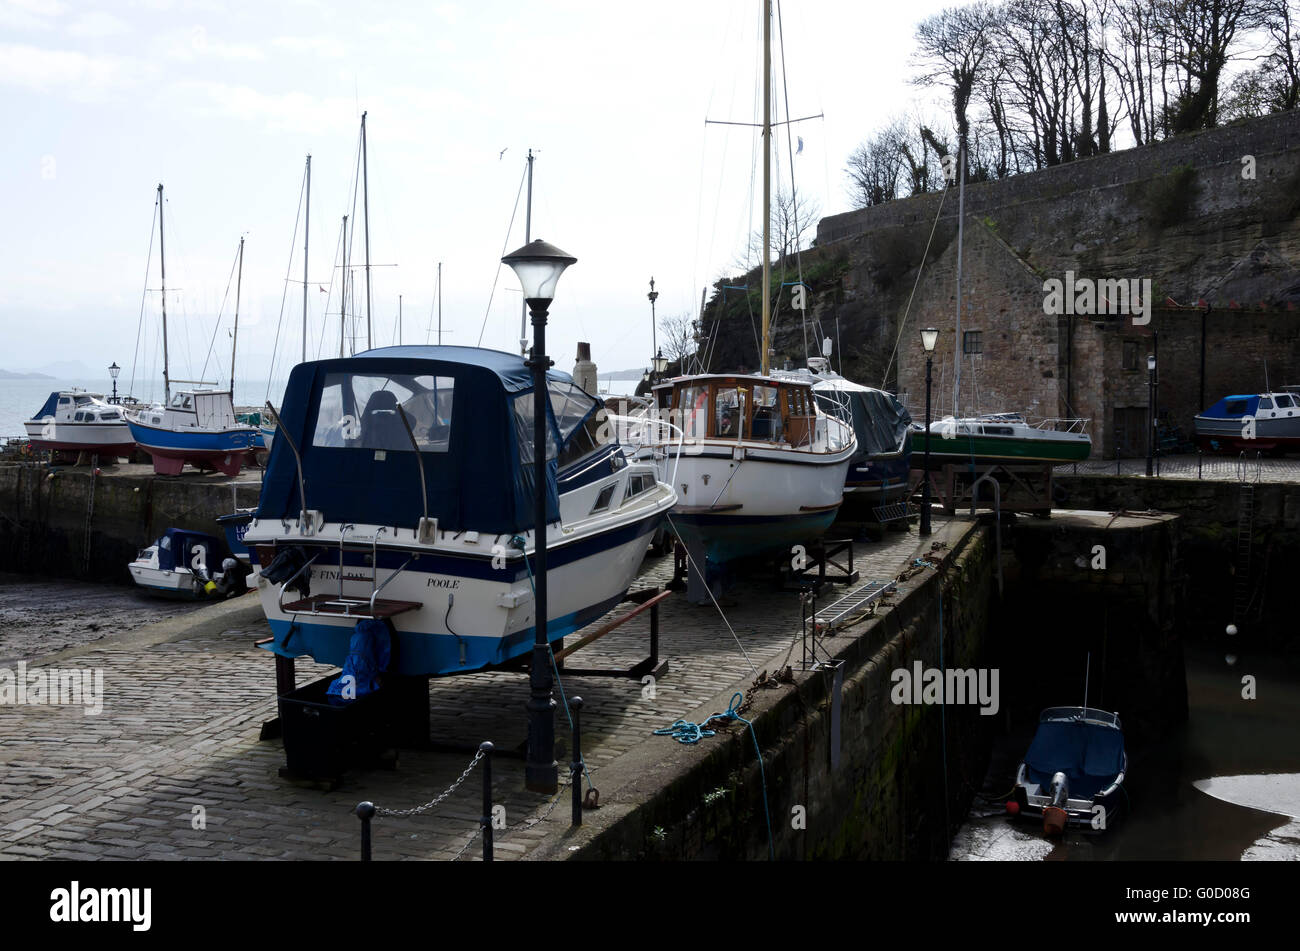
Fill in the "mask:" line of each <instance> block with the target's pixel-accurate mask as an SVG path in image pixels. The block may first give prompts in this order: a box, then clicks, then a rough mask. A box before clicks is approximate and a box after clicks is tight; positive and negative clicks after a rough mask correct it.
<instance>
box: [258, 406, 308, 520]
mask: <svg viewBox="0 0 1300 951" xmlns="http://www.w3.org/2000/svg"><path fill="white" fill-rule="evenodd" d="M266 408H267V409H269V410H270V411H271V415H272V416H273V417H274V418H275V428H276V429H278V430H279V431H280V432H281V434H283V436H284V441H285V442H286V443H288V444H289V448H290V449H292V450H293V461H294V463H295V464H296V465H297V466H298V502H299V503H300V504H301V505H302V512H301V513H300V514H299V516H298V534H299V535H306V534H307V511H308V510H307V480H306V479H304V478H303V475H302V453H300V452H299V451H298V445H297V443H295V442H294V441H293V437H291V436H290V435H289V430H287V429H285V428H284V423H282V422H281V421H280V413H279V411H278V410H276V408H275V407H274V406H272V405H271V401H270V400H267V401H266Z"/></svg>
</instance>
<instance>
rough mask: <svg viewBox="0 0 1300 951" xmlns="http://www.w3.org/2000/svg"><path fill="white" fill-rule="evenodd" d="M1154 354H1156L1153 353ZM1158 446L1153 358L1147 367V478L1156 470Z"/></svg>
mask: <svg viewBox="0 0 1300 951" xmlns="http://www.w3.org/2000/svg"><path fill="white" fill-rule="evenodd" d="M1153 356H1154V355H1153ZM1155 446H1156V366H1155V360H1154V359H1152V361H1151V363H1150V364H1149V365H1148V367H1147V478H1148V479H1149V478H1151V476H1152V475H1153V474H1154V470H1155V456H1154V452H1155Z"/></svg>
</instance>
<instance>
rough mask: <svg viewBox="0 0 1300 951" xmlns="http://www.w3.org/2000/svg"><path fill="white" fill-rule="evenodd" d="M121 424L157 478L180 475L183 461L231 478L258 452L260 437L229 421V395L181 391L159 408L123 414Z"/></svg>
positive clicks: (250, 428)
mask: <svg viewBox="0 0 1300 951" xmlns="http://www.w3.org/2000/svg"><path fill="white" fill-rule="evenodd" d="M126 422H127V425H128V426H129V427H130V428H131V436H132V438H134V439H135V442H136V444H137V445H138V446H139V447H140V448H141V449H143V450H144V451H145V452H147V453H149V455H150V456H152V457H153V470H154V472H156V473H158V474H159V475H180V474H181V470H182V469H183V468H184V467H185V464H186V463H187V462H188V463H189V464H190V465H192V466H194V467H195V468H198V469H216V470H218V471H220V472H224V473H225V474H226V475H228V476H236V475H239V471H240V469H242V468H243V467H244V464H245V463H246V462H251V461H252V459H253V455H254V453H255V452H256V451H257V450H258V449H261V448H262V436H261V433H259V432H258V430H257V429H256V427H253V426H249V425H247V424H245V423H241V422H239V421H238V420H237V419H235V407H234V404H233V403H232V402H231V399H230V393H229V392H225V391H220V390H181V391H180V392H178V393H175V394H173V395H172V398H171V401H170V402H169V403H167V404H166V405H165V406H164V405H161V404H159V405H155V406H152V407H150V408H149V409H144V410H141V411H139V412H138V413H134V414H128V415H127V417H126Z"/></svg>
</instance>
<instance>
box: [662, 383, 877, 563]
mask: <svg viewBox="0 0 1300 951" xmlns="http://www.w3.org/2000/svg"><path fill="white" fill-rule="evenodd" d="M654 393H655V400H656V406H655V412H656V416H657V420H658V422H659V425H658V426H657V427H656V426H654V425H651V426H648V427H646V433H647V438H645V440H644V445H642V446H641V447H639V449H638V453H637V458H638V459H641V460H644V461H648V460H654V461H655V463H656V465H657V466H658V467H659V476H660V479H661V480H666V479H667V478H672V479H673V488H674V489H676V490H677V492H678V498H679V501H678V504H677V505H676V506H675V507H674V508H673V509H672V511H671V512H670V513H669V523H670V526H671V527H672V529H673V530H674V531H675V532H676V533H677V535H678V536H679V537H680V538H681V539H682V541H683V542H684V543H685V544H686V546H687V550H688V551H689V550H691V549H697V550H698V551H700V552H701V553H702V554H703V555H704V556H705V557H706V558H707V560H708V561H709V562H711V563H713V564H715V565H720V564H724V563H726V562H728V561H732V560H735V559H737V558H741V557H747V556H750V555H759V554H764V553H767V552H771V551H774V550H778V549H786V550H789V549H790V547H791V546H793V545H797V544H800V543H803V542H808V541H812V540H815V539H816V538H818V537H819V536H820V535H822V534H823V533H824V532H825V531H826V529H827V528H829V527H830V525H831V523H832V522H833V521H835V516H836V514H837V513H838V511H839V508H840V504H841V502H842V501H843V498H844V482H845V477H846V475H847V473H848V469H849V463H850V460H851V459H852V458H853V455H854V453H855V452H856V451H857V440H856V439H855V438H854V435H853V427H852V425H850V424H849V423H848V422H847V421H846V420H845V419H842V418H839V417H836V416H831V415H829V414H827V413H826V412H824V411H823V410H822V409H821V407H820V406H819V405H818V402H817V399H816V397H815V395H814V392H813V386H812V383H811V382H809V381H806V380H795V379H782V378H780V377H778V376H776V375H773V374H768V375H763V374H696V375H692V376H682V377H678V378H676V379H674V380H671V381H668V382H665V383H661V384H659V385H658V386H656V387H655V388H654ZM665 424H667V425H665ZM674 431H680V438H674V435H673V433H674ZM674 469H676V474H675V476H674V475H673V474H672V473H673V470H674Z"/></svg>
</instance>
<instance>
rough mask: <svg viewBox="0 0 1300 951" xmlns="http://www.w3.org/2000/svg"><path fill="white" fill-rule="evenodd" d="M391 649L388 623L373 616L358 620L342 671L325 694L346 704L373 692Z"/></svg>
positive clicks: (384, 668)
mask: <svg viewBox="0 0 1300 951" xmlns="http://www.w3.org/2000/svg"><path fill="white" fill-rule="evenodd" d="M391 651H392V641H391V640H390V638H389V634H388V625H387V624H385V623H384V622H383V621H379V620H375V619H373V618H372V619H368V620H365V621H358V622H357V627H356V630H355V631H353V632H352V643H351V646H350V647H349V649H348V660H347V663H345V664H344V665H343V673H342V674H341V675H340V676H339V677H337V678H336V679H335V680H334V682H333V683H331V684H330V685H329V689H328V690H326V691H325V693H326V695H327V696H328V697H329V698H330V699H331V700H334V701H336V702H339V703H349V702H351V701H353V700H360V699H361V698H362V697H364V696H366V695H368V694H371V693H374V692H375V691H376V690H378V689H379V675H380V674H381V673H383V672H384V671H385V670H387V669H388V658H389V656H390V653H391Z"/></svg>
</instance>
